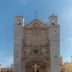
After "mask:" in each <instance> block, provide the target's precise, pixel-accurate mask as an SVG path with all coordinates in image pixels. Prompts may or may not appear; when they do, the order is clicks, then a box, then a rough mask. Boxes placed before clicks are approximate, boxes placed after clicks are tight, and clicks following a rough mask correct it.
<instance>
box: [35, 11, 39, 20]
mask: <svg viewBox="0 0 72 72" xmlns="http://www.w3.org/2000/svg"><path fill="white" fill-rule="evenodd" d="M35 18H36V19H37V18H38V12H37V11H35Z"/></svg>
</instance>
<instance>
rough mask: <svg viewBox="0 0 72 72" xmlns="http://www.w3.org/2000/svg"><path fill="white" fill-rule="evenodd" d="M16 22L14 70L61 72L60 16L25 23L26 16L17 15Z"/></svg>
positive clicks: (18, 71)
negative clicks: (45, 21)
mask: <svg viewBox="0 0 72 72" xmlns="http://www.w3.org/2000/svg"><path fill="white" fill-rule="evenodd" d="M14 23H15V24H14V72H60V65H59V58H60V25H59V24H58V17H57V16H54V15H53V16H49V23H48V24H45V23H44V22H42V21H41V20H39V19H37V18H36V19H34V20H32V21H31V22H29V23H28V24H24V17H23V16H16V17H15V22H14Z"/></svg>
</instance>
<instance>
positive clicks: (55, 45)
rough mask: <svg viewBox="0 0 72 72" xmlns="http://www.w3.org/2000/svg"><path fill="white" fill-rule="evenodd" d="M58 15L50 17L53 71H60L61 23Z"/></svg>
mask: <svg viewBox="0 0 72 72" xmlns="http://www.w3.org/2000/svg"><path fill="white" fill-rule="evenodd" d="M57 19H58V18H57V16H54V15H53V16H50V17H49V40H50V55H51V72H59V71H60V66H59V58H60V25H59V24H58V20H57Z"/></svg>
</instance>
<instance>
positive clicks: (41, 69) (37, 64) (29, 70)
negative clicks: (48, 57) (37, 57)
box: [25, 61, 46, 72]
mask: <svg viewBox="0 0 72 72" xmlns="http://www.w3.org/2000/svg"><path fill="white" fill-rule="evenodd" d="M25 70H26V72H46V63H45V62H43V61H30V62H27V63H26V65H25Z"/></svg>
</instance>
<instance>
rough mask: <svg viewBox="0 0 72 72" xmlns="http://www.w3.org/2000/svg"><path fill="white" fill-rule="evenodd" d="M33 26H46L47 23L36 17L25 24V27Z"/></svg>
mask: <svg viewBox="0 0 72 72" xmlns="http://www.w3.org/2000/svg"><path fill="white" fill-rule="evenodd" d="M33 27H40V28H46V27H47V26H46V24H44V23H43V22H42V21H40V20H38V19H35V20H33V21H31V22H30V23H29V24H27V25H25V28H33Z"/></svg>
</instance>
